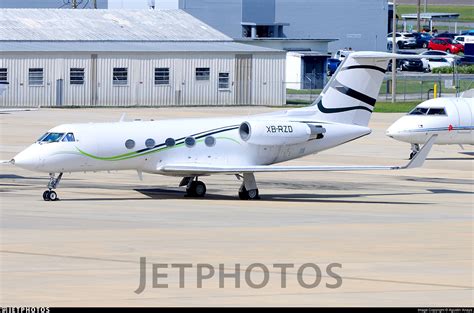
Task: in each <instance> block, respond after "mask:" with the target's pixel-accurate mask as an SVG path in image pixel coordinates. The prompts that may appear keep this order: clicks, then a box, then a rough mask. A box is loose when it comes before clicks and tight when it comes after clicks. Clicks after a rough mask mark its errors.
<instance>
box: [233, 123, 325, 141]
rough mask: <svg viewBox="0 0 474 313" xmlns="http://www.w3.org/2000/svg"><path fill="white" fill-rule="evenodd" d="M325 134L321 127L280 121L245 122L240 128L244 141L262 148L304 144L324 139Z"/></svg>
mask: <svg viewBox="0 0 474 313" xmlns="http://www.w3.org/2000/svg"><path fill="white" fill-rule="evenodd" d="M325 132H326V129H324V128H323V127H322V126H319V125H313V124H307V123H301V122H287V121H279V120H274V121H251V122H243V123H242V124H240V127H239V134H240V138H242V140H243V141H245V142H247V143H249V144H254V145H262V146H271V145H293V144H299V143H304V142H307V141H309V140H312V139H321V138H323V137H324V133H325Z"/></svg>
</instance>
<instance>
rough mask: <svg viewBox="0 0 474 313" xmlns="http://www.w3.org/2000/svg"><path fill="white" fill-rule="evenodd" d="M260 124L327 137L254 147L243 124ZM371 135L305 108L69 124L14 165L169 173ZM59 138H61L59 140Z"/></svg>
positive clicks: (265, 159) (263, 161)
mask: <svg viewBox="0 0 474 313" xmlns="http://www.w3.org/2000/svg"><path fill="white" fill-rule="evenodd" d="M258 121H262V123H263V124H264V125H268V127H269V128H268V129H269V130H271V127H273V128H274V130H275V131H277V132H278V131H281V132H286V133H287V134H282V136H285V135H287V136H291V135H292V134H291V133H290V131H291V132H293V129H292V128H291V127H289V128H288V129H286V127H281V129H278V128H279V125H286V123H288V122H296V123H303V124H305V125H307V124H311V125H313V124H314V125H318V126H322V127H324V129H325V133H324V135H323V136H320V137H318V138H312V139H310V140H307V141H304V142H299V143H291V144H284V141H282V144H278V143H276V144H275V142H272V143H271V144H268V145H266V144H252V143H249V142H246V141H245V140H243V139H242V137H241V135H240V134H239V127H240V126H241V125H242V123H245V122H258ZM369 133H370V129H369V128H367V127H364V126H357V125H348V124H338V123H325V122H320V121H316V120H312V117H311V115H309V116H308V112H305V111H304V110H303V111H298V110H296V111H295V110H292V111H282V112H277V113H273V114H268V115H256V116H250V117H248V116H247V117H246V116H242V117H234V118H209V119H177V120H161V121H131V122H114V123H89V124H66V125H60V126H57V127H54V128H52V129H50V130H49V131H48V132H47V134H50V138H52V139H54V140H53V141H51V140H50V141H48V140H44V138H40V140H38V141H37V142H35V143H34V144H32V145H31V146H30V147H28V148H27V149H25V150H24V151H22V152H21V153H19V154H18V155H17V156H15V157H14V162H15V164H16V165H18V166H20V167H23V168H27V169H30V170H33V171H38V172H47V173H58V172H81V171H108V170H138V171H143V172H148V173H158V174H164V173H161V172H160V167H161V166H164V165H166V164H171V163H173V164H175V163H187V164H192V163H196V164H201V165H202V164H212V165H216V166H217V165H228V164H232V165H269V164H274V163H279V162H283V161H287V160H291V159H295V158H299V157H303V156H306V155H308V154H313V153H317V152H319V151H323V150H326V149H329V148H332V147H335V146H337V145H340V144H342V143H344V142H348V141H351V140H354V139H356V138H359V137H362V136H365V135H367V134H369ZM51 134H53V135H51ZM68 134H69V139H68V138H66V136H67V135H68ZM71 134H72V135H71ZM59 136H61V138H62V139H57V138H56V137H59ZM277 139H278V138H277Z"/></svg>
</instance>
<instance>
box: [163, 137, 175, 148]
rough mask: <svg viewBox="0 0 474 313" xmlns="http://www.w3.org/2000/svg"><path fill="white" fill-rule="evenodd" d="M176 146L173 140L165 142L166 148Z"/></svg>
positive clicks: (169, 139)
mask: <svg viewBox="0 0 474 313" xmlns="http://www.w3.org/2000/svg"><path fill="white" fill-rule="evenodd" d="M175 144H176V141H175V140H174V139H173V138H168V139H166V140H165V145H166V146H167V147H172V146H174V145H175Z"/></svg>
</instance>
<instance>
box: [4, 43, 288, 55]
mask: <svg viewBox="0 0 474 313" xmlns="http://www.w3.org/2000/svg"><path fill="white" fill-rule="evenodd" d="M0 47H1V48H0V53H1V52H88V53H91V52H146V53H148V52H150V53H152V52H234V53H239V52H252V53H255V52H257V53H258V52H277V53H278V52H280V53H285V52H284V51H282V50H276V49H270V48H264V47H258V46H253V45H246V44H241V43H236V42H216V41H208V42H204V41H203V42H196V41H195V42H176V41H172V42H169V41H168V42H165V41H0Z"/></svg>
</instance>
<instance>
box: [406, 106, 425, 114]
mask: <svg viewBox="0 0 474 313" xmlns="http://www.w3.org/2000/svg"><path fill="white" fill-rule="evenodd" d="M427 112H428V108H414V109H413V110H412V111H411V112H410V113H408V115H425V114H426V113H427Z"/></svg>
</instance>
